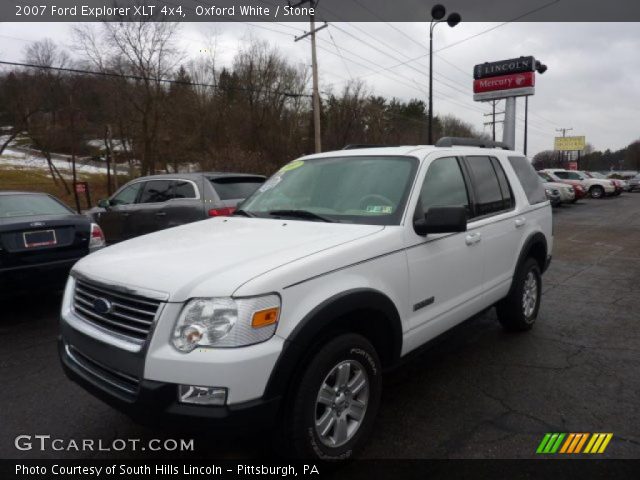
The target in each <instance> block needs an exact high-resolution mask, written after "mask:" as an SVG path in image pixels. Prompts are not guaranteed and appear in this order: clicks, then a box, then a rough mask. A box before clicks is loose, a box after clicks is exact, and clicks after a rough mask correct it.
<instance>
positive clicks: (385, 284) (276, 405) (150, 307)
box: [59, 139, 552, 460]
mask: <svg viewBox="0 0 640 480" xmlns="http://www.w3.org/2000/svg"><path fill="white" fill-rule="evenodd" d="M459 143H464V144H466V146H459V145H458V144H459ZM475 143H476V142H473V141H469V140H466V141H464V142H463V141H462V140H457V139H444V140H443V141H441V142H439V143H438V144H437V145H436V146H406V147H383V148H361V149H353V150H342V151H336V152H327V153H322V154H318V155H311V156H308V157H304V158H301V159H299V160H295V161H293V162H291V163H289V164H287V165H286V166H284V167H283V168H282V169H281V170H280V171H278V172H277V173H276V174H275V175H274V176H272V177H271V178H270V179H269V180H268V181H267V182H266V183H265V184H264V185H263V186H262V187H261V188H260V189H259V190H258V191H257V192H256V193H255V194H254V195H253V196H251V197H250V198H249V199H247V200H246V201H245V202H244V203H243V204H242V205H241V206H240V209H239V210H237V211H236V212H235V214H234V216H232V217H227V218H222V217H220V218H213V219H209V220H205V221H201V222H197V223H192V224H189V225H184V226H180V227H176V228H173V229H169V230H165V231H160V232H157V233H152V234H150V235H146V236H143V237H139V238H135V239H133V240H129V241H126V242H123V243H121V244H118V245H114V246H111V247H108V248H106V249H104V250H102V251H99V252H97V253H94V254H92V255H90V256H88V257H86V258H85V259H83V260H81V261H79V262H78V263H77V264H76V265H75V267H74V268H73V271H72V273H71V277H70V279H69V282H68V284H67V287H66V291H65V295H64V300H63V305H62V313H61V316H62V322H61V330H62V331H61V336H60V340H59V346H60V356H61V360H62V363H63V366H64V369H65V371H66V373H67V375H68V376H69V377H70V378H71V379H73V380H74V381H76V382H78V383H79V384H81V385H83V386H84V387H85V388H86V389H87V390H89V391H91V392H92V393H94V394H95V395H97V396H99V397H101V398H102V399H104V400H105V401H107V402H108V403H110V404H112V405H114V406H116V407H117V408H120V409H121V410H123V411H125V412H127V413H128V414H129V415H131V416H132V417H135V418H140V419H143V418H146V417H147V416H149V415H151V416H152V417H153V418H156V416H157V414H162V415H164V418H165V419H166V418H171V417H172V418H174V419H178V420H179V421H180V422H182V421H187V420H188V419H190V418H196V419H197V421H199V422H202V421H205V420H206V421H210V422H211V423H212V425H215V426H218V425H219V426H221V427H222V426H224V425H231V426H234V425H235V426H248V425H252V426H253V427H257V426H261V427H264V426H273V427H277V428H276V429H275V430H276V431H277V432H279V433H280V435H278V437H277V438H278V439H281V440H283V443H282V445H284V446H287V448H289V450H288V452H289V454H292V455H296V456H300V457H306V458H309V457H312V458H313V457H315V458H321V459H329V460H331V459H344V458H348V457H350V456H351V455H352V453H353V451H354V449H356V448H357V447H358V446H360V445H361V444H362V443H363V442H364V441H366V439H367V437H368V436H369V435H370V434H371V430H372V427H373V423H374V418H375V416H376V412H377V410H378V406H379V403H380V394H381V388H382V377H381V373H382V372H383V370H385V369H387V368H389V367H391V366H394V365H396V364H397V363H398V362H399V360H400V359H401V358H402V357H404V356H405V355H407V354H408V353H409V352H411V351H414V350H415V349H417V348H418V347H420V346H423V345H425V344H426V343H427V342H428V341H429V340H431V339H432V338H434V337H436V336H437V335H439V334H441V333H443V332H444V331H446V330H448V329H450V328H452V327H453V326H455V325H456V324H459V323H461V322H462V321H464V320H465V319H468V318H469V317H471V316H473V315H474V314H477V313H479V312H482V311H483V310H485V309H487V308H488V307H491V306H494V305H495V306H496V307H497V312H498V318H499V319H500V322H501V323H502V325H503V326H504V327H505V328H506V329H508V330H528V329H530V328H531V327H532V325H533V323H534V321H535V320H536V316H537V314H538V309H539V307H540V297H541V274H542V273H543V272H544V271H545V269H546V268H547V266H548V264H549V261H550V259H551V248H552V219H551V208H550V205H549V202H548V201H547V199H546V197H545V191H544V188H543V187H542V184H541V182H540V181H539V178H538V176H537V175H536V173H535V171H534V170H533V168H532V167H531V165H530V164H529V162H528V160H527V159H526V158H525V157H524V156H523V155H521V154H519V153H516V152H513V151H508V150H503V149H499V148H483V147H480V146H469V144H470V145H474V144H475ZM477 143H478V145H480V144H481V143H482V142H477Z"/></svg>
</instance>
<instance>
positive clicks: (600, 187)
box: [542, 168, 616, 198]
mask: <svg viewBox="0 0 640 480" xmlns="http://www.w3.org/2000/svg"><path fill="white" fill-rule="evenodd" d="M542 171H543V172H546V173H549V174H552V175H553V176H554V177H557V178H560V179H561V180H574V181H578V182H580V183H581V184H582V186H583V187H584V188H585V190H587V192H589V195H590V196H591V198H602V197H604V196H605V195H614V194H615V193H616V188H615V186H614V185H613V183H611V182H610V181H609V180H602V179H599V178H590V177H588V176H587V175H585V174H584V173H582V172H580V171H578V170H563V169H558V168H556V169H547V170H542Z"/></svg>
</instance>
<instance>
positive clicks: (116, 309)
mask: <svg viewBox="0 0 640 480" xmlns="http://www.w3.org/2000/svg"><path fill="white" fill-rule="evenodd" d="M97 300H106V301H107V302H109V303H110V304H111V309H110V311H108V312H107V313H99V312H98V311H97V309H96V308H95V305H96V301H97ZM73 308H74V310H75V313H76V314H77V315H78V316H79V317H81V318H82V319H83V320H85V321H87V322H89V323H92V324H94V325H97V326H99V327H101V328H103V329H106V330H109V331H110V332H112V333H115V334H118V335H123V336H126V337H129V338H131V339H135V340H137V341H139V342H143V341H144V340H145V339H146V338H147V335H148V334H149V331H150V330H151V326H152V325H153V322H154V320H155V316H156V313H157V312H158V309H159V308H160V302H159V301H157V300H152V299H149V298H145V297H141V296H138V295H131V294H128V293H125V292H121V291H119V290H115V289H111V288H109V287H104V286H102V285H96V284H93V283H90V282H87V281H85V280H76V285H75V291H74V294H73Z"/></svg>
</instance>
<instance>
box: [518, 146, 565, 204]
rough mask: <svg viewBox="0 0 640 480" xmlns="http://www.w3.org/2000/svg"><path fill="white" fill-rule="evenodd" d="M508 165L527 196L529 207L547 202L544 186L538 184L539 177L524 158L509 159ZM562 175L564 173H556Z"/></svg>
mask: <svg viewBox="0 0 640 480" xmlns="http://www.w3.org/2000/svg"><path fill="white" fill-rule="evenodd" d="M509 163H510V164H511V166H512V167H513V170H514V171H515V172H516V176H517V177H518V180H520V183H521V184H522V188H523V189H524V193H525V194H526V195H527V199H528V200H529V204H530V205H535V204H536V203H542V202H546V201H547V195H546V194H545V193H544V186H543V185H542V183H540V177H539V176H538V174H537V173H536V171H535V170H534V169H533V167H532V166H531V163H529V160H527V159H526V158H525V157H509ZM558 173H564V172H558Z"/></svg>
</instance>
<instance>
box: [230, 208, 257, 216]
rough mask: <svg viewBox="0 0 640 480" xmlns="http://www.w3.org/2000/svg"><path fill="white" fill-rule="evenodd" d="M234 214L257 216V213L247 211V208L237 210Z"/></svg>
mask: <svg viewBox="0 0 640 480" xmlns="http://www.w3.org/2000/svg"><path fill="white" fill-rule="evenodd" d="M233 215H243V216H245V217H249V218H252V217H255V215H254V214H253V213H250V212H247V211H246V210H243V209H241V208H239V209H237V210H235V211H234V212H233Z"/></svg>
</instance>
